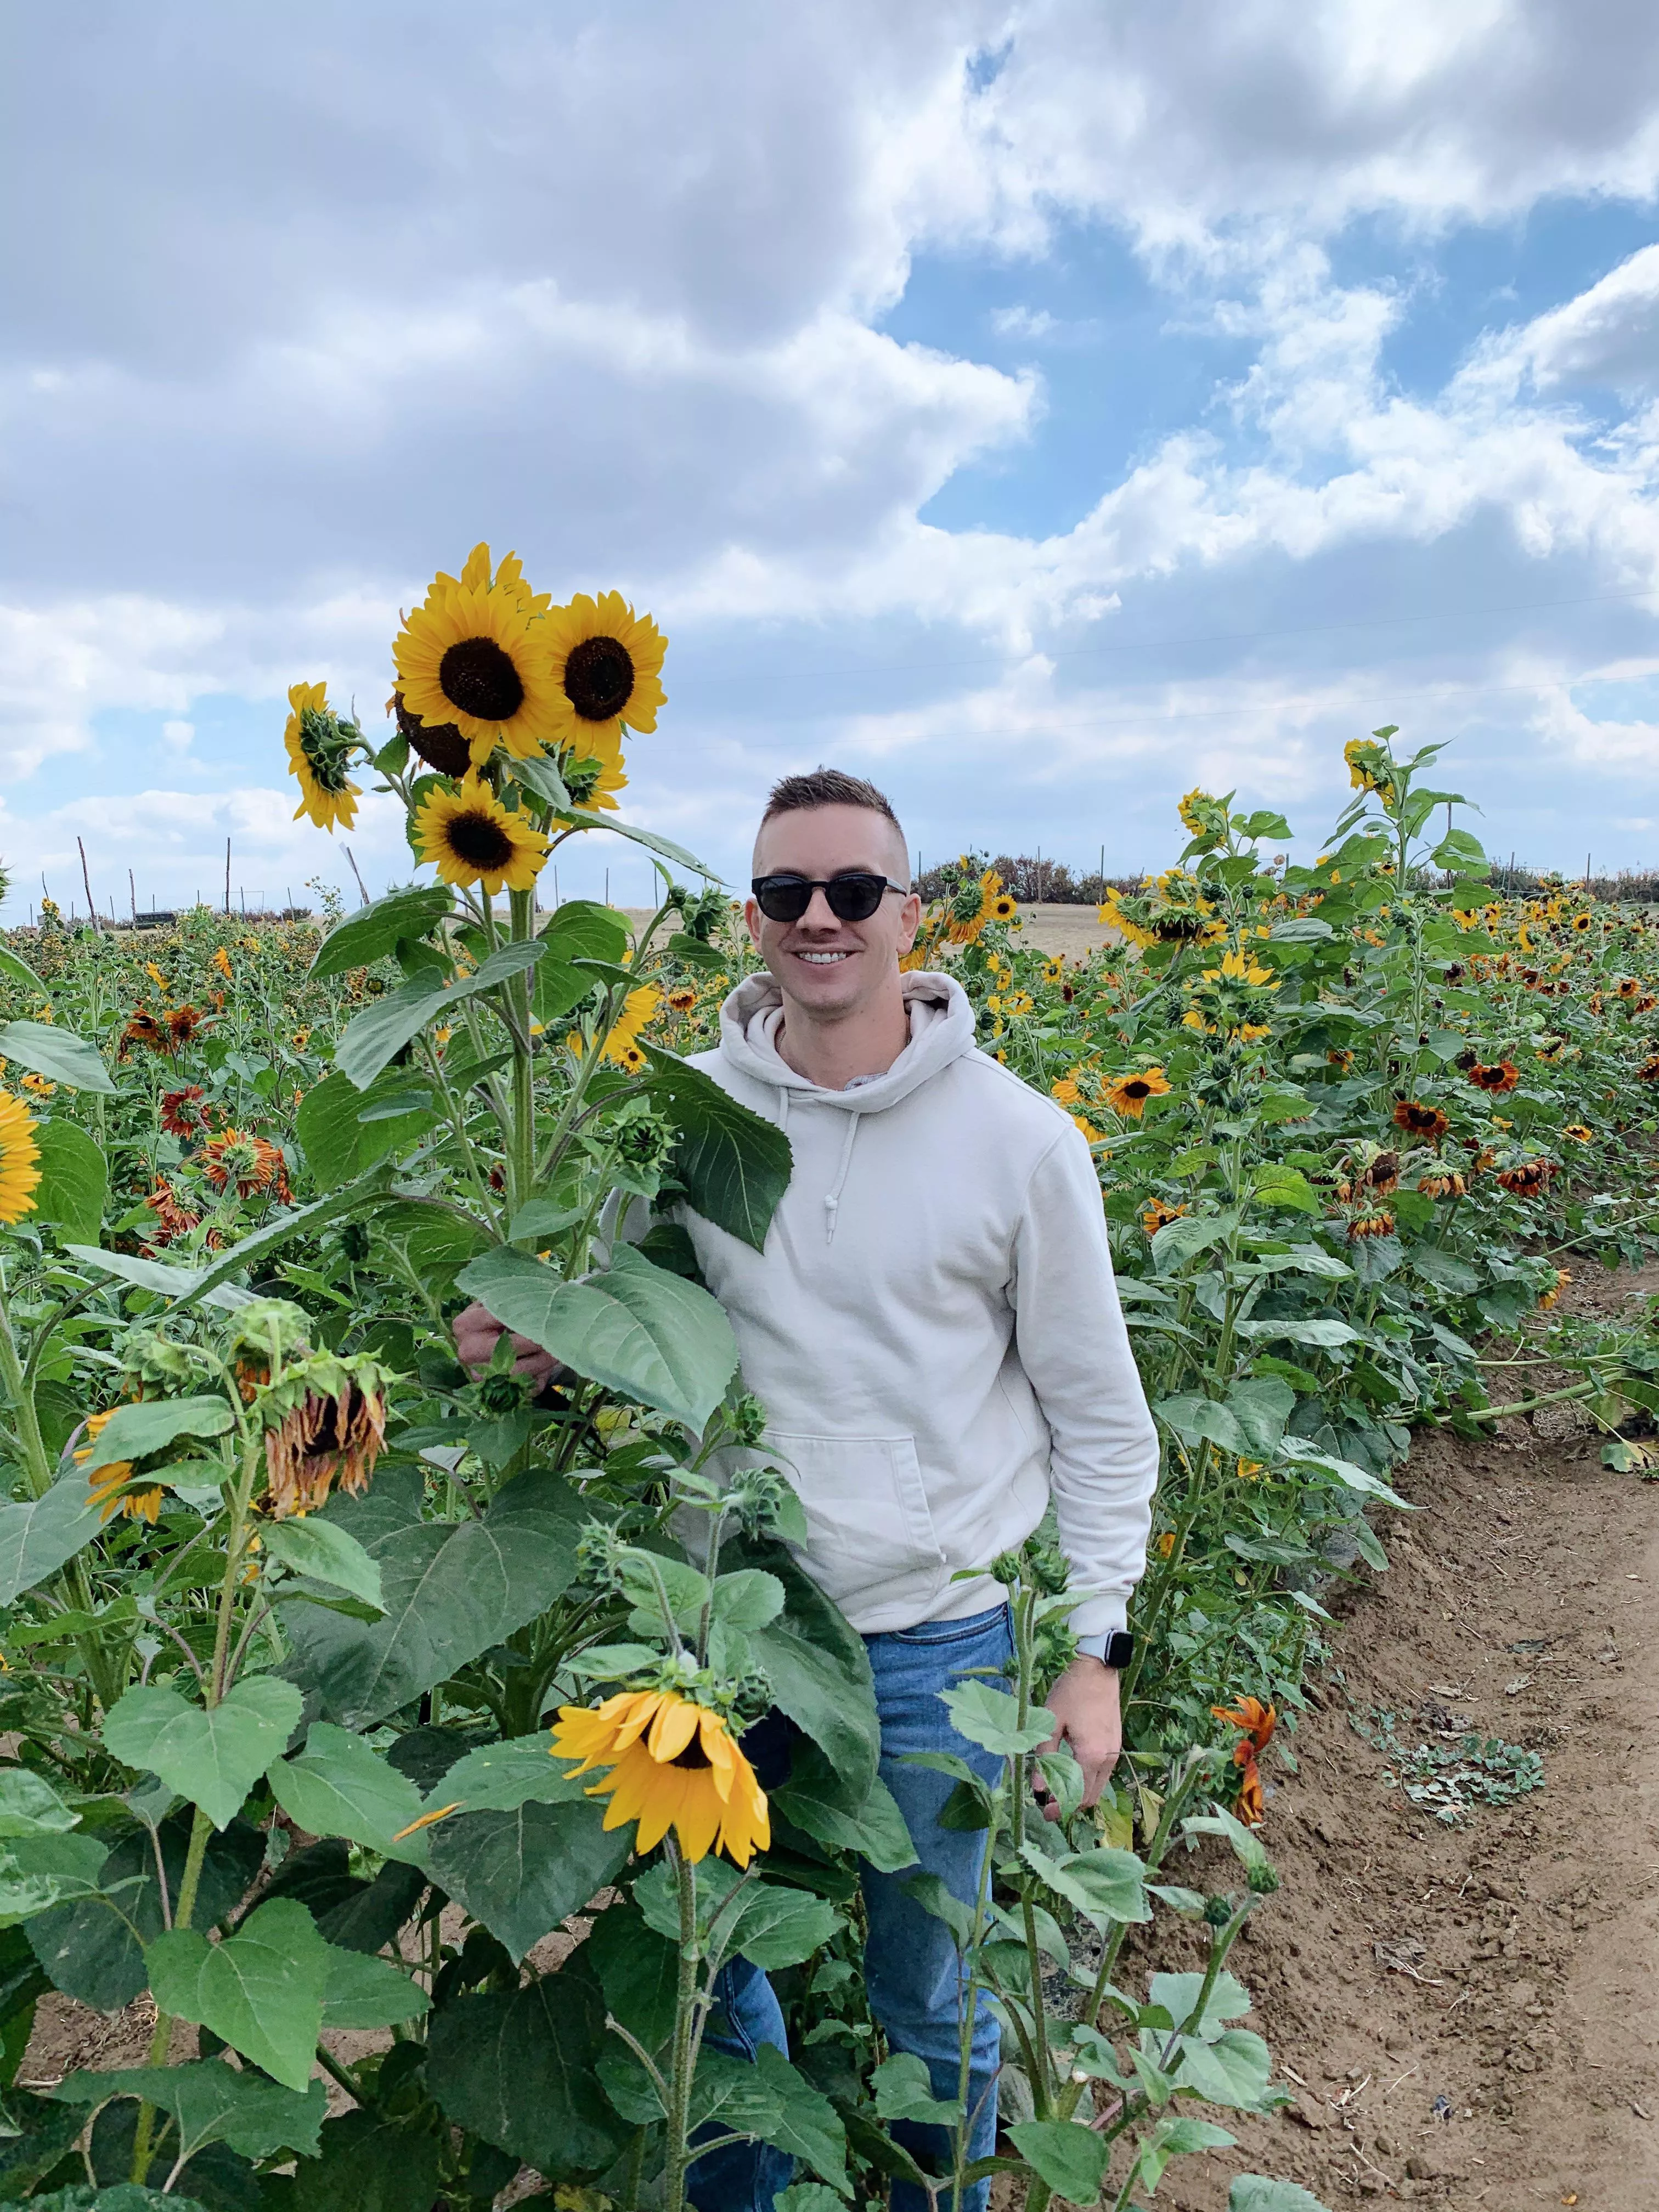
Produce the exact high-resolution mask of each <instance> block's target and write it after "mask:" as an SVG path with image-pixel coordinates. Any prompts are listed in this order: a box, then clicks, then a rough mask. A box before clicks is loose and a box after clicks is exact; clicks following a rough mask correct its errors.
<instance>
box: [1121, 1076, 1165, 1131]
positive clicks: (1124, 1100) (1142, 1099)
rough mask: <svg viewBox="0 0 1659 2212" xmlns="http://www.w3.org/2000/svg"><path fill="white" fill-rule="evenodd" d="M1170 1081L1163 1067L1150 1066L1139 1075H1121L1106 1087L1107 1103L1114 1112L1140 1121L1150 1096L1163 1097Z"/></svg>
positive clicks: (1131, 1119)
mask: <svg viewBox="0 0 1659 2212" xmlns="http://www.w3.org/2000/svg"><path fill="white" fill-rule="evenodd" d="M1169 1089H1170V1083H1169V1080H1168V1079H1167V1077H1166V1076H1165V1075H1164V1070H1163V1069H1162V1068H1161V1067H1149V1068H1146V1069H1145V1070H1144V1071H1143V1072H1142V1073H1140V1074H1139V1075H1120V1076H1119V1077H1118V1079H1117V1080H1116V1082H1115V1083H1112V1084H1109V1085H1107V1089H1106V1103H1107V1104H1108V1105H1109V1107H1110V1108H1111V1109H1112V1111H1113V1113H1115V1114H1121V1115H1125V1116H1126V1117H1127V1119H1128V1120H1130V1121H1139V1119H1140V1117H1141V1115H1143V1114H1144V1113H1145V1112H1146V1101H1147V1100H1148V1099H1149V1098H1162V1097H1164V1093H1165V1092H1166V1091H1168V1090H1169Z"/></svg>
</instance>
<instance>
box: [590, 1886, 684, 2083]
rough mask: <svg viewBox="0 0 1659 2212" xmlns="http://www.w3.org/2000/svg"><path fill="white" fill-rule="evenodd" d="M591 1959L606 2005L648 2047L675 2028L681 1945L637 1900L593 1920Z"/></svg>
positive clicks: (658, 2044) (662, 2041) (664, 2039)
mask: <svg viewBox="0 0 1659 2212" xmlns="http://www.w3.org/2000/svg"><path fill="white" fill-rule="evenodd" d="M587 1959H588V1963H589V1964H590V1965H591V1966H592V1968H593V1970H594V1972H596V1973H597V1974H598V1976H599V1986H600V1988H601V1989H602V1990H604V1992H605V2010H606V2011H607V2012H609V2013H611V2014H613V2015H615V2017H616V2018H617V2020H619V2021H621V2022H622V2024H623V2027H625V2028H626V2029H627V2030H628V2032H629V2034H630V2035H632V2036H635V2037H636V2038H637V2039H638V2040H639V2041H640V2042H641V2043H642V2044H643V2045H645V2047H646V2049H647V2051H659V2050H660V2049H661V2047H662V2045H664V2044H665V2043H666V2042H667V2040H668V2039H669V2037H670V2036H671V2034H672V2033H673V2032H674V2015H675V2012H676V2009H677V2007H678V1982H679V1946H678V1943H674V1942H670V1941H669V1940H668V1938H667V1937H666V1936H662V1935H659V1933H658V1931H657V1929H654V1928H653V1927H651V1926H649V1925H648V1924H647V1921H646V1918H645V1916H644V1914H643V1913H642V1912H641V1911H640V1909H639V1907H638V1906H637V1905H611V1906H610V1907H609V1908H608V1909H607V1910H606V1911H604V1912H601V1913H600V1914H599V1916H598V1917H597V1918H596V1919H595V1921H594V1923H593V1927H592V1933H591V1934H590V1935H589V1936H588V1939H587Z"/></svg>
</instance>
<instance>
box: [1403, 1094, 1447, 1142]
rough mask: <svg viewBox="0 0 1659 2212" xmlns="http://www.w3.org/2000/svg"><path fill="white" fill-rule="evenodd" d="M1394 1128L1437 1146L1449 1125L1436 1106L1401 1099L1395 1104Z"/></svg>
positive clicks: (1411, 1099) (1414, 1100) (1415, 1099)
mask: <svg viewBox="0 0 1659 2212" xmlns="http://www.w3.org/2000/svg"><path fill="white" fill-rule="evenodd" d="M1394 1126H1395V1128H1396V1129H1404V1130H1406V1131H1407V1133H1409V1134H1410V1135H1412V1136H1413V1137H1425V1138H1426V1139H1428V1141H1429V1142H1430V1143H1431V1144H1433V1145H1437V1144H1438V1143H1439V1141H1440V1139H1442V1137H1443V1136H1444V1135H1445V1133H1446V1131H1447V1130H1448V1129H1449V1127H1450V1126H1451V1124H1450V1123H1449V1121H1447V1119H1446V1116H1445V1115H1443V1113H1442V1112H1441V1110H1440V1109H1439V1108H1438V1107H1437V1106H1425V1104H1424V1103H1423V1101H1422V1100H1421V1099H1420V1098H1401V1099H1397V1100H1396V1101H1395V1109H1394Z"/></svg>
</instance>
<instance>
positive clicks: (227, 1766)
mask: <svg viewBox="0 0 1659 2212" xmlns="http://www.w3.org/2000/svg"><path fill="white" fill-rule="evenodd" d="M303 1706H304V1700H303V1699H302V1698H301V1695H300V1692H298V1691H297V1690H296V1689H295V1686H294V1685H293V1683H292V1682H281V1681H278V1680H276V1677H275V1676H274V1675H270V1674H248V1675H244V1676H243V1678H242V1680H240V1682H234V1683H233V1684H232V1685H231V1686H230V1688H229V1690H228V1692H226V1694H225V1696H224V1697H223V1698H222V1699H221V1701H220V1702H219V1704H218V1705H215V1706H214V1707H213V1708H212V1710H211V1711H209V1710H208V1708H207V1707H205V1706H204V1705H191V1704H190V1703H189V1702H188V1700H187V1699H184V1698H182V1697H180V1695H179V1692H178V1691H177V1690H175V1689H173V1688H171V1687H168V1686H165V1685H157V1684H154V1683H149V1684H141V1685H140V1686H138V1687H137V1689H131V1690H129V1691H128V1692H127V1693H126V1695H125V1697H124V1698H121V1699H118V1700H117V1702H116V1703H115V1705H112V1707H111V1709H110V1711H109V1713H108V1715H107V1717H106V1719H105V1722H104V1744H105V1747H106V1749H107V1750H109V1751H111V1752H112V1753H114V1755H115V1757H116V1758H117V1759H120V1760H121V1761H122V1762H123V1764H124V1765H127V1766H139V1767H145V1768H147V1769H148V1770H149V1772H150V1773H152V1774H159V1775H160V1777H161V1779H162V1781H163V1782H165V1783H166V1784H167V1787H168V1789H169V1790H173V1793H174V1794H175V1795H176V1796H179V1797H187V1798H188V1799H189V1800H190V1802H191V1804H192V1805H199V1806H200V1807H201V1808H202V1810H203V1811H204V1813H205V1814H207V1816H208V1818H209V1820H211V1821H212V1823H213V1825H214V1826H215V1827H216V1828H223V1827H226V1826H228V1825H229V1823H230V1821H231V1820H233V1819H234V1816H235V1814H237V1813H238V1812H239V1811H240V1809H241V1804H242V1800H243V1799H244V1798H245V1797H246V1796H247V1793H248V1791H249V1790H251V1789H252V1787H253V1785H254V1784H255V1783H256V1782H257V1781H258V1778H259V1777H260V1776H261V1775H262V1774H263V1773H264V1771H265V1769H266V1767H267V1766H269V1765H270V1762H271V1760H272V1759H275V1758H276V1757H277V1755H278V1754H279V1753H281V1751H282V1749H283V1746H284V1745H285V1744H286V1743H287V1741H288V1739H289V1736H290V1735H292V1733H293V1731H294V1729H295V1724H296V1723H297V1722H298V1721H299V1718H300V1715H301V1711H302V1710H303Z"/></svg>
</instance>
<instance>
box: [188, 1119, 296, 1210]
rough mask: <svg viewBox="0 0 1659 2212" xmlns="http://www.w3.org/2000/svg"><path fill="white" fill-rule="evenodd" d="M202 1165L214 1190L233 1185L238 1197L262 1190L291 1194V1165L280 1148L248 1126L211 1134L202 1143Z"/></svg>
mask: <svg viewBox="0 0 1659 2212" xmlns="http://www.w3.org/2000/svg"><path fill="white" fill-rule="evenodd" d="M200 1165H201V1170H202V1172H203V1174H204V1176H206V1177H207V1179H208V1181H209V1182H210V1183H211V1184H212V1185H213V1188H215V1190H231V1189H234V1191H235V1193H236V1195H237V1196H238V1198H252V1195H253V1194H254V1193H255V1191H259V1190H274V1191H275V1192H276V1195H277V1197H278V1198H283V1199H285V1198H286V1197H287V1196H288V1168H287V1164H286V1163H285V1162H284V1160H283V1155H282V1151H281V1148H280V1147H279V1146H276V1145H273V1144H272V1143H270V1140H269V1139H267V1138H264V1137H255V1136H252V1135H250V1134H249V1133H248V1132H247V1131H246V1130H244V1129H222V1130H221V1131H220V1132H219V1134H218V1135H217V1136H216V1137H210V1138H209V1139H208V1141H207V1143H206V1144H205V1145H204V1146H203V1147H202V1151H201V1158H200Z"/></svg>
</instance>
